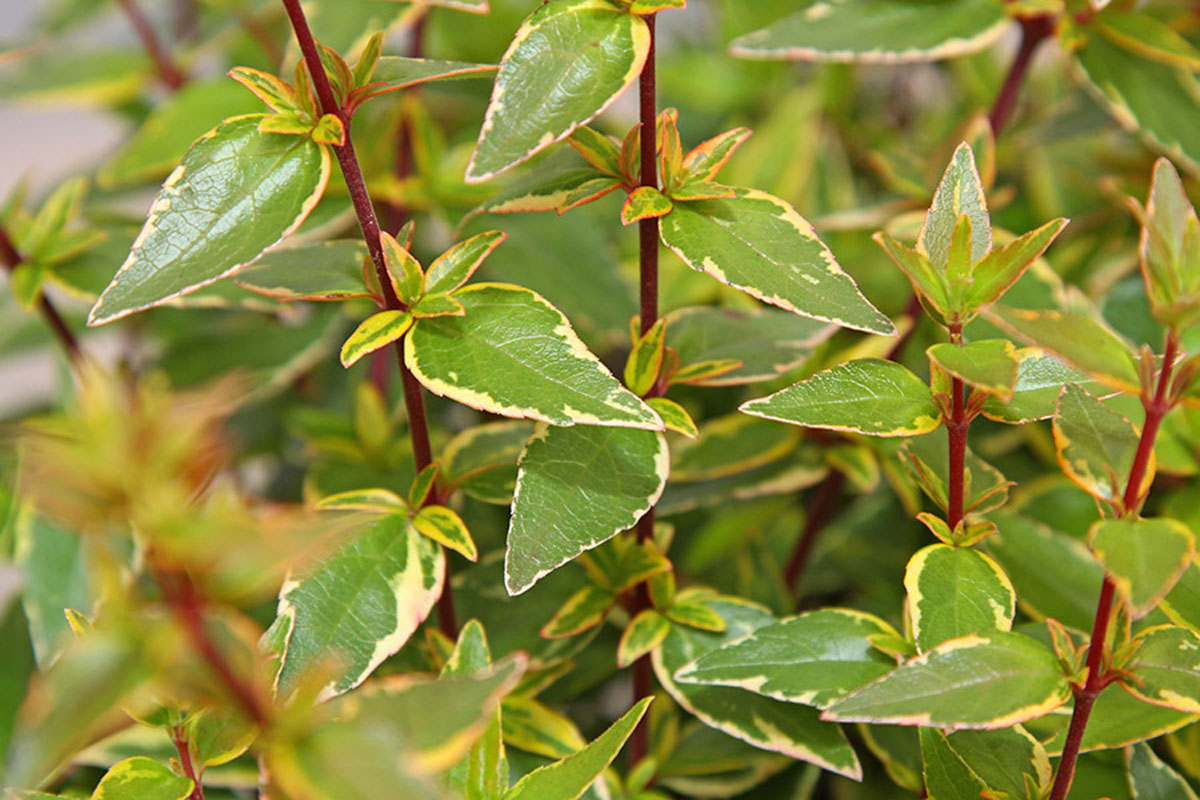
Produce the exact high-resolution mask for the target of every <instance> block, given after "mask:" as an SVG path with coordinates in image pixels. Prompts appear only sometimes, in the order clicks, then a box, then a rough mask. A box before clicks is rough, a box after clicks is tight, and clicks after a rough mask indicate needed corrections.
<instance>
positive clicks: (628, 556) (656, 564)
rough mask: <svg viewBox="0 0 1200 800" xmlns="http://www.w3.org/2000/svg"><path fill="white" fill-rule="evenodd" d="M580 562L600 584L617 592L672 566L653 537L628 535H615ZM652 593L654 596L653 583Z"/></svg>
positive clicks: (614, 592) (666, 570) (667, 570)
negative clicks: (645, 537)
mask: <svg viewBox="0 0 1200 800" xmlns="http://www.w3.org/2000/svg"><path fill="white" fill-rule="evenodd" d="M580 563H581V565H582V566H583V568H584V569H586V570H587V572H588V574H589V575H591V577H592V579H593V580H594V581H596V583H597V584H599V585H600V586H603V587H605V588H606V589H608V590H609V591H610V592H612V593H613V594H614V595H617V594H621V593H622V592H626V591H628V590H629V589H632V588H633V587H634V586H637V585H638V584H639V583H642V582H643V581H646V580H649V579H650V578H653V577H655V576H657V575H659V574H661V573H664V572H669V571H670V570H671V562H670V561H669V560H667V558H666V556H664V555H663V554H662V552H661V551H660V550H659V547H658V545H657V544H655V542H654V541H648V542H638V541H637V540H636V539H634V538H632V537H628V536H626V537H620V538H616V539H613V540H611V541H610V542H608V543H607V544H605V545H604V546H603V547H599V548H597V549H595V550H592V551H590V552H588V553H587V555H585V556H584V557H583V558H582V559H580ZM650 594H651V598H652V599H653V597H654V585H653V584H651V586H650Z"/></svg>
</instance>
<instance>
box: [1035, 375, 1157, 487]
mask: <svg viewBox="0 0 1200 800" xmlns="http://www.w3.org/2000/svg"><path fill="white" fill-rule="evenodd" d="M1054 445H1055V448H1056V450H1057V452H1058V463H1059V466H1061V467H1062V469H1063V472H1065V473H1066V474H1067V477H1068V478H1070V479H1071V480H1072V481H1073V482H1074V483H1075V484H1076V485H1077V486H1079V487H1080V488H1081V489H1083V490H1084V491H1085V492H1087V493H1088V494H1090V495H1092V496H1093V497H1096V498H1097V499H1100V500H1103V501H1105V502H1109V503H1112V502H1117V501H1118V500H1119V498H1120V497H1121V495H1122V492H1123V491H1124V488H1125V482H1126V481H1127V480H1128V478H1129V472H1130V469H1132V467H1133V459H1134V456H1135V455H1136V453H1137V448H1138V432H1137V430H1136V429H1135V428H1134V427H1133V425H1132V424H1131V423H1130V422H1129V420H1127V419H1125V417H1123V416H1121V415H1120V414H1118V413H1116V412H1115V411H1111V410H1109V408H1108V407H1107V406H1106V405H1104V403H1102V402H1100V401H1099V400H1097V399H1096V398H1095V397H1093V396H1092V395H1091V394H1089V393H1088V392H1087V390H1085V389H1081V388H1080V387H1079V386H1077V385H1075V384H1073V383H1068V384H1067V385H1066V386H1064V387H1063V390H1062V394H1061V395H1059V399H1058V412H1057V413H1056V414H1055V416H1054ZM1153 480H1154V461H1153V458H1151V463H1150V465H1149V466H1148V467H1147V469H1146V475H1145V478H1144V479H1143V481H1142V486H1140V487H1139V492H1144V491H1145V490H1146V489H1147V488H1149V486H1150V483H1151V482H1152V481H1153Z"/></svg>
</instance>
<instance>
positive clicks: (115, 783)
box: [92, 756, 195, 800]
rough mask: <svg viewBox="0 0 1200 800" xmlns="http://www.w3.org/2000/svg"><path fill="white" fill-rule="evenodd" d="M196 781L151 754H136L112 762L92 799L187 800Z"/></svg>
mask: <svg viewBox="0 0 1200 800" xmlns="http://www.w3.org/2000/svg"><path fill="white" fill-rule="evenodd" d="M194 787H195V784H194V783H193V782H192V780H191V778H184V777H182V776H180V775H176V774H175V773H174V772H172V771H171V770H170V769H168V768H167V767H166V766H164V765H162V764H160V763H158V762H157V761H155V760H154V759H152V758H146V757H145V756H136V757H134V758H127V759H125V760H124V761H120V762H117V763H116V764H113V765H112V767H111V768H110V769H109V770H108V772H107V773H105V775H104V777H103V778H102V779H101V780H100V783H99V785H98V786H96V791H95V792H93V793H92V800H186V799H187V797H188V796H190V795H191V793H192V789H193V788H194Z"/></svg>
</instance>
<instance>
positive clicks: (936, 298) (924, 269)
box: [871, 231, 951, 323]
mask: <svg viewBox="0 0 1200 800" xmlns="http://www.w3.org/2000/svg"><path fill="white" fill-rule="evenodd" d="M871 238H872V239H874V240H875V242H876V244H878V245H879V246H880V247H882V248H883V251H884V252H885V253H887V254H888V258H890V259H892V263H894V264H895V265H896V266H897V267H898V268H899V269H900V271H901V272H903V273H904V276H905V277H906V278H908V281H909V283H911V284H912V286H913V290H914V291H916V292H917V293H918V294H919V295H920V296H921V297H922V298H923V300H922V302H924V303H926V304H927V305H929V306H930V307H931V308H932V309H933V310H934V311H936V312H937V314H938V315H940V316H941V319H940V320H939V321H940V322H942V323H948V322H949V319H950V317H951V313H950V312H951V304H950V287H949V285H948V284H947V282H946V274H945V271H944V270H939V269H936V268H935V267H934V266H933V264H932V263H931V262H930V260H929V258H928V257H927V256H926V255H925V254H924V253H922V252H921V251H920V250H916V249H914V248H911V247H908V246H907V245H905V244H902V243H900V242H898V241H896V240H895V239H893V238H892V237H891V236H889V235H888V234H887V233H886V232H885V231H879V232H878V233H876V234H875V235H874V236H872V237H871Z"/></svg>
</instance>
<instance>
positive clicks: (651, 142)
mask: <svg viewBox="0 0 1200 800" xmlns="http://www.w3.org/2000/svg"><path fill="white" fill-rule="evenodd" d="M642 19H644V20H645V21H646V25H647V27H649V29H650V50H649V52H648V53H647V54H646V63H645V65H644V66H643V67H642V75H641V79H640V80H639V81H638V101H639V107H640V111H641V123H642V134H641V136H642V139H641V148H642V154H641V155H642V164H641V185H642V186H652V187H654V188H656V189H657V188H658V147H657V144H658V141H657V140H658V131H657V118H658V86H657V76H656V63H655V62H656V61H657V56H656V53H655V38H656V37H655V15H654V14H650V15H648V16H645V17H643V18H642ZM638 244H639V271H640V277H641V280H640V281H639V284H640V302H639V307H640V311H641V330H642V335H643V336H644V335H646V333H647V332H648V331H649V330H650V329H651V328H653V327H654V324H655V323H656V322H658V219H657V218H653V219H644V220H641V221H640V222H639V223H638ZM637 538H638V541H639V542H649V541H652V540H653V539H654V509H653V508H652V509H650V510H649V511H647V512H646V515H645V516H644V517H642V518H641V519H640V520H638V524H637ZM634 598H635V606H634V609H633V613H632V614H631V616H636V615H637V614H638V613H640V612H642V611H644V610H646V609H648V608H652V607H653V604H652V603H651V600H650V590H649V587H648V586H647V585H646V584H645V583H642V584H641V585H640V586H638V587H637V589H636V590H635V594H634ZM653 693H654V673H653V671H652V667H651V665H650V657H649V656H642V657H641V658H639V659H638V660H637V661H635V662H633V701H634V702H635V703H636V702H637V701H639V700H641V699H642V698H643V697H648V696H650V695H651V694H653ZM649 753H650V727H649V725H648V724H647V722H646V720H645V719H643V720H642V721H641V722H639V723H638V726H637V727H636V728H634V730H633V735H632V736H631V737H630V738H629V763H630V764H631V765H632V764H637V763H639V762H640V761H641V760H642V759H644V758H645V757H646V756H647V755H649Z"/></svg>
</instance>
